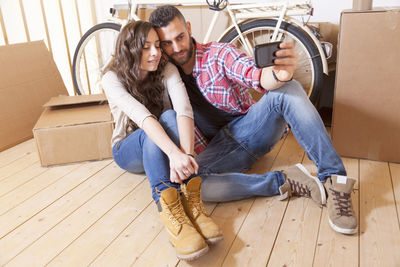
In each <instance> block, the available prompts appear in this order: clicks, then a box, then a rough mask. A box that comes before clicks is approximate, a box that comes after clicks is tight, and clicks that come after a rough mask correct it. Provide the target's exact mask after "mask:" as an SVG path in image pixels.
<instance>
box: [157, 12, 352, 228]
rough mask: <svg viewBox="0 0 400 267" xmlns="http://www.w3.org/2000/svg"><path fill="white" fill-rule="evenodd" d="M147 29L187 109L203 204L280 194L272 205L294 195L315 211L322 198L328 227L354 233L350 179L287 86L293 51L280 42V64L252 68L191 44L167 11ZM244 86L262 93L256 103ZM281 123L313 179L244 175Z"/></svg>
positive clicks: (296, 173) (312, 114)
mask: <svg viewBox="0 0 400 267" xmlns="http://www.w3.org/2000/svg"><path fill="white" fill-rule="evenodd" d="M150 22H151V23H152V24H153V25H154V26H155V27H156V30H157V33H158V34H159V37H160V40H161V48H162V49H163V51H164V53H165V54H166V55H167V56H168V57H169V59H170V61H171V62H173V63H174V64H175V65H176V66H177V67H178V69H179V71H180V74H181V77H182V80H183V82H184V83H185V85H186V89H187V92H188V95H189V98H190V102H191V104H192V107H193V111H194V119H195V124H196V126H197V129H196V150H197V152H199V153H198V157H197V158H196V160H197V163H198V164H199V166H200V169H199V175H200V176H201V177H202V178H203V185H202V186H203V190H202V194H203V199H205V200H210V201H227V200H233V199H240V198H245V197H250V196H256V195H262V196H271V195H276V194H280V199H285V198H287V197H288V196H290V195H300V196H306V197H310V198H312V199H313V200H314V201H315V202H317V203H318V204H319V205H323V204H325V202H326V194H327V195H328V201H327V202H328V203H327V206H328V211H329V223H330V225H331V227H332V228H333V229H334V230H335V231H338V232H340V233H344V234H353V233H356V232H357V220H356V218H355V216H354V212H353V209H352V205H351V198H350V193H351V190H352V188H353V185H354V182H355V180H354V179H351V178H347V177H346V176H345V175H346V171H345V168H344V166H343V163H342V160H341V159H340V157H339V155H338V154H337V153H336V151H335V150H334V148H333V146H332V143H331V140H330V138H329V135H328V133H327V132H326V129H325V127H324V125H323V122H322V120H321V118H320V116H319V114H318V112H317V111H316V109H315V107H314V106H313V105H312V103H311V102H310V101H309V99H308V98H307V95H306V94H305V92H304V90H303V88H302V86H301V85H300V83H299V82H297V81H295V80H292V78H293V73H294V71H295V69H296V66H297V61H298V60H297V58H298V57H297V54H296V52H295V51H294V49H293V47H294V44H293V43H290V42H284V43H282V44H281V45H280V48H281V49H280V50H279V51H278V52H276V56H283V57H284V58H280V59H276V60H275V62H274V63H275V66H273V67H267V68H263V69H258V68H257V67H255V63H254V59H253V58H250V57H247V56H246V55H245V54H244V53H243V52H241V51H240V50H238V49H237V48H235V47H234V46H232V45H230V44H225V43H215V42H213V43H208V44H200V43H197V42H196V41H195V40H194V39H193V38H192V36H191V25H190V23H189V22H186V21H185V18H184V17H183V15H182V14H181V13H180V12H179V10H178V9H176V8H175V7H173V6H169V5H167V6H162V7H160V8H158V9H156V10H155V11H153V13H152V14H151V16H150ZM249 87H252V88H254V89H255V90H257V91H259V92H263V93H264V95H263V97H262V98H261V99H260V100H259V101H258V102H257V103H254V101H253V100H252V98H251V96H250V95H249V93H248V91H247V88H249ZM287 124H289V125H290V127H291V129H292V131H293V134H294V136H295V137H296V139H297V141H298V142H299V143H300V145H301V146H302V147H303V149H304V150H305V151H306V152H307V154H308V156H309V158H310V159H311V160H313V162H314V163H315V164H316V166H317V167H318V178H317V177H313V176H311V175H310V174H309V173H308V172H307V170H306V169H305V168H304V167H303V166H302V165H301V164H297V165H295V166H291V167H290V168H288V169H286V170H283V171H282V172H267V173H266V174H263V175H261V174H244V173H243V172H244V171H245V170H246V169H248V168H250V167H251V165H252V164H253V163H254V162H255V161H256V160H257V159H258V158H260V157H261V156H263V155H264V154H266V153H268V152H269V151H270V150H271V149H272V147H273V146H274V145H275V144H276V143H277V142H278V141H279V140H280V139H281V137H282V136H283V134H284V133H285V131H286V125H287ZM322 183H324V185H325V189H326V191H325V189H324V186H323V184H322Z"/></svg>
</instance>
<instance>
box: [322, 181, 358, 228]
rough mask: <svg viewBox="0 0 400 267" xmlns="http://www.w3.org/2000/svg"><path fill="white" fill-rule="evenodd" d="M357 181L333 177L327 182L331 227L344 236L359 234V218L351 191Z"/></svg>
mask: <svg viewBox="0 0 400 267" xmlns="http://www.w3.org/2000/svg"><path fill="white" fill-rule="evenodd" d="M355 182H356V180H354V179H351V178H348V177H346V176H340V175H332V177H331V179H329V178H328V179H327V180H326V182H325V188H326V191H327V192H328V204H327V207H328V215H329V225H330V226H331V227H332V228H333V230H335V231H336V232H339V233H342V234H355V233H357V230H358V227H357V218H356V217H355V216H354V210H353V206H352V203H351V191H352V190H353V186H354V184H355Z"/></svg>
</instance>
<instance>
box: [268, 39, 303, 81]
mask: <svg viewBox="0 0 400 267" xmlns="http://www.w3.org/2000/svg"><path fill="white" fill-rule="evenodd" d="M279 48H280V49H279V50H278V51H277V52H276V53H275V55H276V56H277V57H285V58H278V59H275V61H274V63H275V65H274V66H273V67H272V69H273V71H274V72H275V74H276V77H277V78H278V79H279V80H280V81H288V80H290V79H291V78H292V77H293V73H294V71H295V70H296V67H297V64H298V58H299V56H298V55H297V53H296V51H295V50H294V42H283V43H281V44H280V46H279Z"/></svg>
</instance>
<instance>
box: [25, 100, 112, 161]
mask: <svg viewBox="0 0 400 267" xmlns="http://www.w3.org/2000/svg"><path fill="white" fill-rule="evenodd" d="M106 100H107V99H106V97H105V96H104V95H103V94H100V95H81V96H59V97H53V98H51V99H50V101H49V102H47V103H46V104H45V107H46V109H45V110H44V111H43V113H42V115H41V116H40V118H39V120H38V121H37V123H36V125H35V127H34V129H33V133H34V137H35V141H36V145H37V148H38V151H39V156H40V161H41V164H42V166H48V165H53V164H61V163H70V162H79V161H87V160H97V159H105V158H110V157H112V152H111V137H112V132H113V119H112V115H111V112H110V108H109V106H108V104H107V101H106Z"/></svg>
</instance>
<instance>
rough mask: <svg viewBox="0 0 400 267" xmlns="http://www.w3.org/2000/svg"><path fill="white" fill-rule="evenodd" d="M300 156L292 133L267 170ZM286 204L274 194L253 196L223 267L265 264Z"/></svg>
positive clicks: (274, 168)
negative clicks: (272, 195)
mask: <svg viewBox="0 0 400 267" xmlns="http://www.w3.org/2000/svg"><path fill="white" fill-rule="evenodd" d="M303 156H304V151H303V149H302V148H301V147H300V145H299V144H298V143H297V141H296V139H295V138H294V136H293V134H289V135H288V136H287V138H286V140H285V142H284V144H283V145H282V146H281V147H280V149H279V153H278V155H277V156H276V158H275V159H274V160H273V161H270V164H271V165H272V166H271V169H272V170H282V169H284V168H285V167H286V166H290V165H293V164H295V163H298V162H300V161H301V159H302V158H303ZM286 207H287V201H279V200H277V199H276V197H273V198H261V197H260V198H257V199H256V200H255V203H254V205H253V206H252V207H251V210H250V212H249V216H248V217H247V218H246V221H245V222H244V223H243V226H242V228H241V230H240V232H239V233H238V236H237V238H236V239H235V242H234V243H233V245H232V247H231V249H230V251H229V253H228V255H227V256H226V258H225V260H224V263H223V266H265V265H266V263H267V261H268V258H269V256H270V254H271V251H272V248H273V245H274V242H275V238H276V235H277V233H278V231H279V227H280V225H281V221H282V217H283V216H284V214H285V211H286ZM255 229H257V230H255ZM260 250H261V251H260Z"/></svg>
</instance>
